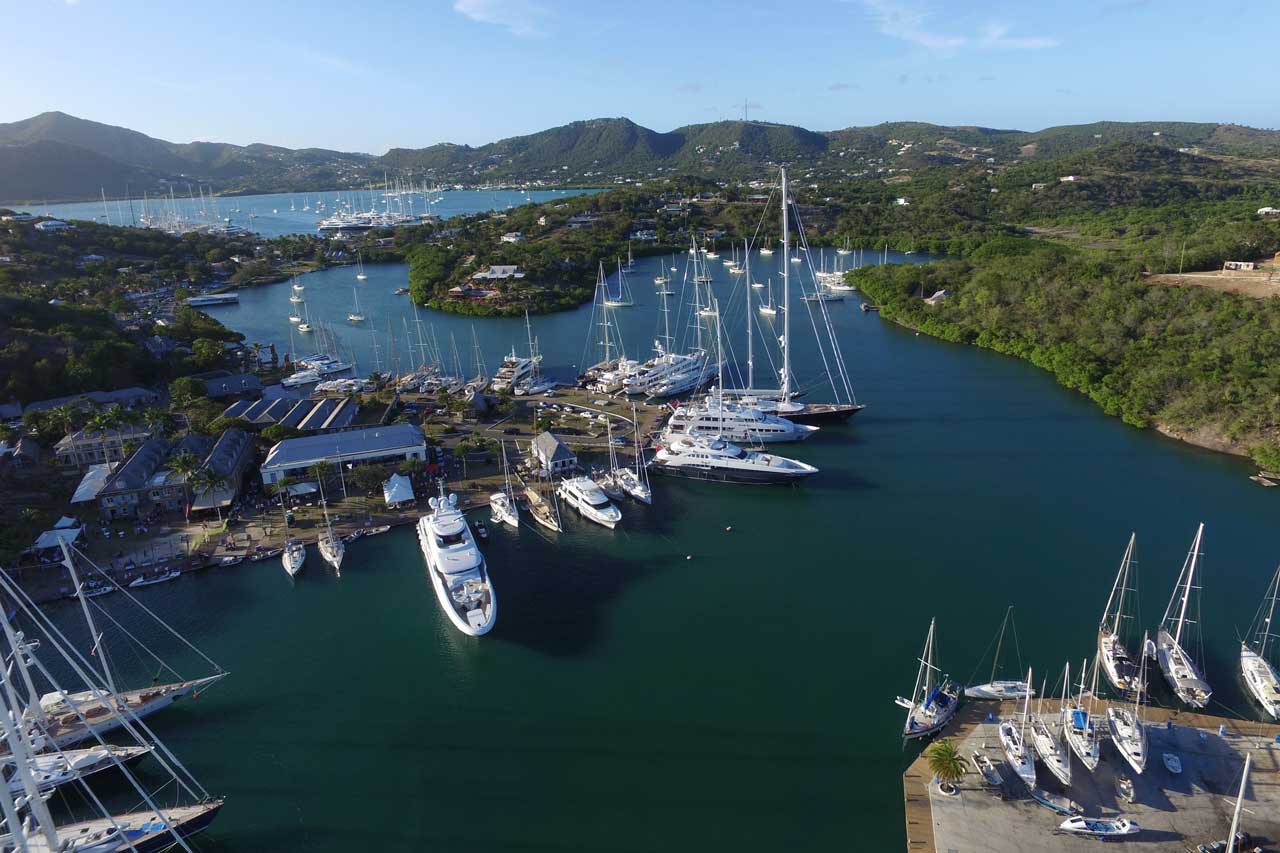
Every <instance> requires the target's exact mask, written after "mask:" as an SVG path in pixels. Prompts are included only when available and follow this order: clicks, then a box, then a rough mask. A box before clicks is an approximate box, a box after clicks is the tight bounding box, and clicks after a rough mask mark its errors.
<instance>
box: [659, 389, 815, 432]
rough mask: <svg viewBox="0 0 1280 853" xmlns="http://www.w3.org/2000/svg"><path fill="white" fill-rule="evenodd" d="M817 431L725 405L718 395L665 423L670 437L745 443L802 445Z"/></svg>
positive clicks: (688, 405) (683, 409)
mask: <svg viewBox="0 0 1280 853" xmlns="http://www.w3.org/2000/svg"><path fill="white" fill-rule="evenodd" d="M817 431H818V428H817V427H816V426H810V425H808V424H797V423H792V422H791V421H789V420H787V419H786V418H780V417H778V416H777V415H768V414H765V413H764V412H762V411H760V410H759V409H757V408H755V407H754V406H747V405H743V404H741V403H731V402H728V401H726V400H725V399H723V398H722V397H721V396H720V395H718V394H708V395H707V398H706V400H705V401H704V402H702V403H686V404H684V405H683V406H678V407H677V408H676V410H675V412H674V413H673V414H672V415H671V419H670V420H669V421H668V422H667V432H668V433H669V434H671V435H705V436H715V437H718V438H724V439H727V440H729V441H741V442H748V443H755V442H774V441H802V440H803V439H806V438H808V437H809V436H811V435H813V434H814V433H815V432H817Z"/></svg>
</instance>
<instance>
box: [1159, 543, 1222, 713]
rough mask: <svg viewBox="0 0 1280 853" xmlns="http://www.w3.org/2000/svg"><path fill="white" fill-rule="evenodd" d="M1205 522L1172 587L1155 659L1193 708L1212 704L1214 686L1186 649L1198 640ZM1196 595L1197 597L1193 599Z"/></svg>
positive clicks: (1180, 694) (1181, 695)
mask: <svg viewBox="0 0 1280 853" xmlns="http://www.w3.org/2000/svg"><path fill="white" fill-rule="evenodd" d="M1203 536H1204V525H1203V524H1201V525H1200V526H1199V528H1197V530H1196V538H1195V539H1194V540H1193V541H1192V543H1191V550H1190V551H1189V552H1187V559H1186V561H1185V562H1184V563H1183V565H1182V572H1181V573H1179V575H1178V582H1177V583H1176V584H1175V585H1174V587H1173V596H1172V597H1171V598H1170V599H1169V605H1168V607H1166V608H1165V611H1164V618H1163V619H1161V620H1160V630H1159V631H1158V632H1157V633H1156V660H1157V661H1158V662H1159V664H1160V671H1161V672H1162V673H1164V677H1165V681H1167V682H1169V687H1171V688H1172V689H1173V692H1174V693H1175V694H1177V697H1178V698H1179V699H1181V700H1182V701H1183V702H1185V703H1186V704H1188V705H1190V706H1191V707H1192V708H1204V707H1206V706H1207V705H1208V704H1209V697H1210V696H1212V695H1213V688H1211V687H1210V686H1209V683H1208V682H1207V681H1205V680H1204V676H1203V675H1202V674H1201V669H1200V667H1199V666H1198V665H1197V664H1196V662H1195V660H1194V659H1193V658H1192V656H1191V654H1189V653H1188V652H1187V650H1186V644H1187V643H1188V642H1190V641H1192V640H1194V642H1196V644H1197V645H1198V644H1199V640H1200V636H1199V634H1200V632H1199V624H1198V622H1199V618H1200V613H1199V611H1200V587H1199V586H1197V585H1196V569H1197V568H1198V567H1199V562H1200V557H1201V556H1202V555H1201V553H1200V540H1201V538H1202V537H1203ZM1193 599H1194V600H1193Z"/></svg>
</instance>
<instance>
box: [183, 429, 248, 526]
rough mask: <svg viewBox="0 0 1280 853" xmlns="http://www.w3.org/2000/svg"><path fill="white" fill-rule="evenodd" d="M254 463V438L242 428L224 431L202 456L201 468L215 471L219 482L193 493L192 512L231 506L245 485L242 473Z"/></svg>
mask: <svg viewBox="0 0 1280 853" xmlns="http://www.w3.org/2000/svg"><path fill="white" fill-rule="evenodd" d="M252 462H253V440H252V439H251V438H250V437H249V434H248V433H247V432H245V431H244V430H242V429H229V430H224V431H223V433H222V435H220V436H218V440H217V441H216V442H215V443H214V445H213V448H212V449H211V450H210V451H209V455H208V456H206V457H205V460H204V464H203V465H201V466H200V470H202V471H204V470H209V471H212V472H214V473H215V474H216V475H217V476H218V477H219V478H220V479H221V480H222V485H220V486H218V487H217V488H216V489H210V490H209V491H207V492H199V493H197V494H194V495H192V499H191V509H192V511H197V510H202V509H225V508H226V507H229V506H231V504H232V503H233V502H235V499H236V498H237V497H238V496H239V494H240V488H241V486H243V485H244V473H245V471H248V470H249V465H250V463H252Z"/></svg>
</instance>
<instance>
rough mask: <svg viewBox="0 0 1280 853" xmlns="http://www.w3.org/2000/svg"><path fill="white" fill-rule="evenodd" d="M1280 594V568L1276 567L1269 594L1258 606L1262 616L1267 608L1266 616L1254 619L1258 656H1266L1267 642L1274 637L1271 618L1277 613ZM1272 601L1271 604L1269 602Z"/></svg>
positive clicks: (1259, 613) (1254, 636)
mask: <svg viewBox="0 0 1280 853" xmlns="http://www.w3.org/2000/svg"><path fill="white" fill-rule="evenodd" d="M1278 594H1280V568H1277V569H1276V573H1275V576H1274V577H1272V578H1271V586H1270V587H1268V589H1267V595H1264V596H1263V597H1262V606H1261V607H1259V608H1258V616H1259V617H1262V611H1263V610H1266V612H1267V615H1266V618H1258V619H1256V620H1254V621H1255V622H1256V623H1257V628H1256V629H1255V630H1254V635H1253V641H1254V642H1255V643H1257V644H1258V648H1257V649H1255V651H1256V652H1257V653H1258V657H1260V658H1264V659H1265V658H1266V656H1267V642H1268V641H1269V640H1270V639H1271V638H1272V636H1273V635H1272V633H1271V618H1272V617H1273V616H1275V613H1276V596H1277V595H1278ZM1268 601H1270V604H1268V603H1267V602H1268Z"/></svg>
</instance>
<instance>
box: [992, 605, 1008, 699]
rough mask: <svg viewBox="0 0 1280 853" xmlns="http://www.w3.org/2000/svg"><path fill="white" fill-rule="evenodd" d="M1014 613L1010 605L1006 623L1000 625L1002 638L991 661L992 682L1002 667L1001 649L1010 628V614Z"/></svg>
mask: <svg viewBox="0 0 1280 853" xmlns="http://www.w3.org/2000/svg"><path fill="white" fill-rule="evenodd" d="M1012 612H1013V605H1012V604H1010V605H1009V606H1008V607H1007V608H1005V611H1004V621H1003V622H1001V623H1000V638H999V639H998V640H996V654H995V657H993V658H992V659H991V679H990V680H991V681H995V680H996V669H997V668H999V666H1000V649H1001V648H1002V647H1003V646H1004V632H1005V629H1006V628H1008V627H1009V614H1010V613H1012Z"/></svg>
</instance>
